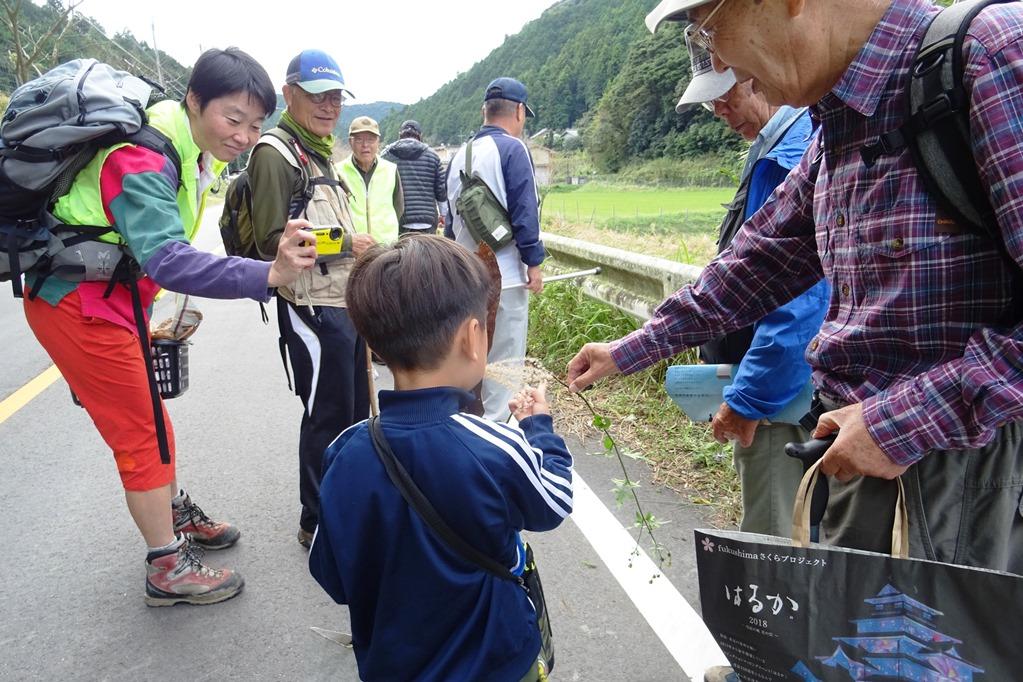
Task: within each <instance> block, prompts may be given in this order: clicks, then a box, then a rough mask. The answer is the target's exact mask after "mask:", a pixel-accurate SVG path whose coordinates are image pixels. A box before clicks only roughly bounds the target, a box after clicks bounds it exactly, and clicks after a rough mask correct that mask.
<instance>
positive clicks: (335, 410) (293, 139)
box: [221, 50, 375, 547]
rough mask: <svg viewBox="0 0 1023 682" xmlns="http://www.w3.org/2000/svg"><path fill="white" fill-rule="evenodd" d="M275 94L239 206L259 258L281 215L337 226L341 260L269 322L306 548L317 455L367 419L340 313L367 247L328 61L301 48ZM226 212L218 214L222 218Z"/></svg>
mask: <svg viewBox="0 0 1023 682" xmlns="http://www.w3.org/2000/svg"><path fill="white" fill-rule="evenodd" d="M284 82H285V86H284V89H283V93H284V101H285V102H286V104H287V109H285V110H284V112H283V113H282V114H281V119H280V122H279V123H278V127H276V128H274V129H272V130H269V131H267V132H266V133H264V134H263V136H262V137H261V138H260V139H259V142H258V143H257V144H256V147H255V149H253V150H252V156H251V157H250V159H249V164H248V168H247V171H248V178H249V185H250V187H251V213H247V212H246V208H245V207H244V206H243V207H242V208H241V209H240V211H239V213H240V215H239V216H238V219H239V220H240V221H243V220H248V221H250V222H251V225H252V234H253V237H254V241H255V245H256V248H257V250H258V252H259V254H260V255H261V256H262V257H264V258H268V257H270V255H271V254H273V253H275V252H276V249H277V242H278V240H279V239H280V238H281V234H282V232H283V230H284V225H285V223H286V222H287V220H288V218H289V217H292V218H295V217H302V218H305V219H306V220H308V221H309V222H310V223H312V224H313V226H314V227H321V226H322V227H332V228H338V229H337V230H336V231H337V233H338V237H339V244H338V248H339V250H340V253H336V254H330V255H322V256H321V257H320V258H319V259H318V260H317V265H316V267H315V268H313V269H311V270H307V271H306V273H305V274H304V275H302V276H301V277H300V278H299V279H298V280H297V281H296V282H295V284H293V285H292V286H290V287H280V288H279V289H278V290H277V321H278V325H279V327H280V332H281V339H282V341H283V342H284V344H285V345H286V346H287V351H288V357H289V359H290V361H291V368H292V371H293V373H294V380H295V392H296V393H297V394H298V395H299V397H300V398H301V399H302V405H303V407H304V408H305V409H304V410H303V412H302V426H301V431H300V435H299V498H300V501H301V504H302V512H301V515H300V517H299V529H298V541H299V543H301V544H302V545H303V546H305V547H308V546H309V543H310V542H311V541H312V537H313V532H314V531H315V530H316V525H317V522H318V520H319V510H320V501H319V491H320V473H321V470H322V468H323V466H322V462H323V451H324V450H326V449H327V446H328V445H330V443H331V441H333V440H334V438H336V437H337V435H338V434H339V433H341V431H343V430H344V429H346V428H347V427H349V426H350V425H352V424H354V423H356V422H358V421H360V420H362V419H365V418H366V417H367V416H368V415H369V388H368V386H367V383H368V380H367V377H366V344H365V343H364V342H363V341H362V339H361V338H360V337H359V335H358V334H357V333H356V332H355V327H353V326H352V323H351V321H350V320H349V318H348V311H347V309H346V307H345V288H346V285H347V282H348V273H349V271H350V270H351V266H352V263H353V262H354V260H355V259H354V258H352V257H351V256H358V255H360V254H361V253H362V252H363V251H365V250H366V249H367V248H369V246H371V245H372V244H374V243H375V242H374V240H373V238H372V237H371V236H369V235H368V234H365V233H357V232H356V231H355V228H354V221H353V219H352V214H351V210H350V208H349V205H348V198H347V196H348V194H349V193H348V192H347V191H346V189H345V187H344V184H343V183H342V182H341V181H340V180H339V179H338V176H337V172H336V171H335V169H334V163H333V161H334V160H333V158H332V155H333V151H334V141H335V140H334V128H335V126H336V125H337V122H338V118H340V116H341V107H342V105H343V103H344V100H345V96H346V95H348V96H351V93H350V92H349V91H348V90H347V89H346V88H345V81H344V78H343V77H342V75H341V69H340V68H339V67H338V65H337V62H335V61H334V60H333V59H332V58H331V57H330V55H328V54H326V53H325V52H322V51H320V50H304V51H303V52H301V53H299V54H298V55H297V56H295V58H294V59H292V60H291V63H290V64H289V66H288V72H287V75H286V78H285V81H284ZM227 217H228V216H227V212H226V211H225V217H224V218H223V219H222V221H221V222H223V220H224V219H226V218H227Z"/></svg>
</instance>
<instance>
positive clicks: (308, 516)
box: [277, 296, 369, 532]
mask: <svg viewBox="0 0 1023 682" xmlns="http://www.w3.org/2000/svg"><path fill="white" fill-rule="evenodd" d="M277 322H278V324H279V325H280V330H281V338H282V339H284V342H285V343H286V344H287V347H288V358H289V360H290V361H291V368H292V372H293V373H294V380H295V393H296V394H297V395H298V396H299V397H300V398H302V405H303V406H304V407H305V410H304V411H303V413H302V430H301V435H300V436H299V442H298V461H299V475H298V482H299V499H300V500H301V502H302V515H301V517H300V519H299V524H300V525H301V526H302V528H303V529H304V530H307V531H310V532H312V531H313V530H314V529H315V528H316V524H317V522H318V521H319V517H320V479H321V477H322V476H323V452H324V450H326V449H327V446H328V445H330V444H331V442H332V441H333V440H334V439H335V438H337V436H338V434H340V433H341V432H342V431H344V430H345V429H346V428H348V427H349V426H351V425H352V424H354V423H356V422H359V421H361V420H363V419H366V418H367V417H368V416H369V379H368V376H367V374H366V344H365V343H364V342H363V341H362V338H360V337H359V335H358V334H357V333H356V332H355V327H354V326H353V325H352V322H351V320H350V319H349V318H348V311H347V310H345V309H344V308H333V307H328V306H313V307H312V310H310V308H309V306H300V305H295V304H294V303H291V302H290V301H288V300H286V299H284V298H281V297H280V296H278V297H277Z"/></svg>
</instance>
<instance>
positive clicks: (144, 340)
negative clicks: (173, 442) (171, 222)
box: [111, 259, 170, 464]
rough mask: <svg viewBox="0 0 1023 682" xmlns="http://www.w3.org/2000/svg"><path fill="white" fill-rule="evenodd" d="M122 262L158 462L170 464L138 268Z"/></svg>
mask: <svg viewBox="0 0 1023 682" xmlns="http://www.w3.org/2000/svg"><path fill="white" fill-rule="evenodd" d="M122 262H127V263H129V265H128V276H127V280H128V281H127V286H128V288H129V289H130V290H131V306H132V309H133V312H134V313H135V329H136V331H137V332H138V335H139V346H140V347H141V348H142V361H143V362H145V363H146V378H147V379H148V380H149V399H150V402H151V403H152V406H153V420H154V423H155V425H156V442H157V446H158V447H159V449H160V462H162V463H163V464H170V446H169V444H168V442H167V424H166V422H165V421H164V419H163V402H162V401H161V398H160V387H159V385H158V384H157V382H156V371H155V370H154V369H153V351H152V348H150V346H149V329H148V328H147V327H146V316H145V311H144V310H143V309H142V296H141V294H140V293H139V283H138V279H137V274H138V267H139V266H138V264H137V263H136V262H135V261H134V259H122ZM113 281H114V280H111V282H113Z"/></svg>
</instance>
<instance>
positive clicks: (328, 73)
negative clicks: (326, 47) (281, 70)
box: [284, 50, 355, 97]
mask: <svg viewBox="0 0 1023 682" xmlns="http://www.w3.org/2000/svg"><path fill="white" fill-rule="evenodd" d="M284 82H285V83H287V84H288V85H297V86H298V87H300V88H302V89H303V90H305V91H306V92H308V93H312V94H314V95H315V94H320V93H323V92H330V91H331V90H337V91H338V92H340V93H341V94H347V95H348V96H349V97H355V95H353V94H352V93H351V92H350V91H349V90H347V89H345V79H344V76H342V75H341V68H340V67H338V65H337V62H335V61H334V59H333V58H332V57H331V56H330V55H329V54H327V53H326V52H324V51H322V50H303V51H302V52H300V53H299V54H298V55H296V56H295V58H294V59H292V60H291V63H290V64H288V74H287V76H286V77H285V79H284Z"/></svg>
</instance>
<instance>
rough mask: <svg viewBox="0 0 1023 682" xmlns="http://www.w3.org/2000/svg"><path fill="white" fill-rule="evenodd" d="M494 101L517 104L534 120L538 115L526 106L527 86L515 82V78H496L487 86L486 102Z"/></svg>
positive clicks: (484, 99) (484, 98)
mask: <svg viewBox="0 0 1023 682" xmlns="http://www.w3.org/2000/svg"><path fill="white" fill-rule="evenodd" d="M492 99H504V100H508V101H509V102H517V103H519V104H521V105H522V106H523V107H525V110H526V117H527V118H533V117H534V116H536V114H534V113H533V110H532V109H530V108H529V105H528V104H526V86H525V85H523V84H522V83H520V82H519V81H517V80H515V79H514V78H508V77H507V76H502V77H501V78H495V79H494V80H492V81H490V85H488V86H487V90H486V95H485V96H484V97H483V101H484V102H489V101H490V100H492Z"/></svg>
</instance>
